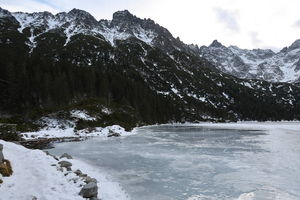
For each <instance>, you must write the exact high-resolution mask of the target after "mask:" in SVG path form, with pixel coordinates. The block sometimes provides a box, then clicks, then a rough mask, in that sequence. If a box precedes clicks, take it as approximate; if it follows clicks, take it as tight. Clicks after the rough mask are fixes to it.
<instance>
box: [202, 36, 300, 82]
mask: <svg viewBox="0 0 300 200" xmlns="http://www.w3.org/2000/svg"><path fill="white" fill-rule="evenodd" d="M198 51H199V54H200V56H201V57H204V58H206V59H207V60H209V61H210V62H212V63H213V64H215V65H216V67H217V68H219V69H220V70H222V71H223V72H225V73H229V74H232V75H234V76H237V77H239V78H247V79H252V78H254V79H262V80H267V81H271V82H297V81H299V78H300V40H296V41H295V42H294V43H293V44H292V45H291V46H290V47H286V48H284V49H282V50H281V51H280V52H278V53H274V52H273V51H272V50H270V49H253V50H247V49H240V48H238V47H237V46H229V47H225V46H223V45H222V44H221V43H219V42H218V41H216V40H215V41H214V42H213V43H212V44H211V45H210V46H208V47H206V46H202V47H200V49H198Z"/></svg>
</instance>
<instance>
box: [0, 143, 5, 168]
mask: <svg viewBox="0 0 300 200" xmlns="http://www.w3.org/2000/svg"><path fill="white" fill-rule="evenodd" d="M3 161H4V156H3V144H0V163H3Z"/></svg>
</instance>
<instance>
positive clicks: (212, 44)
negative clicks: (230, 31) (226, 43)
mask: <svg viewBox="0 0 300 200" xmlns="http://www.w3.org/2000/svg"><path fill="white" fill-rule="evenodd" d="M222 46H223V45H222V44H221V43H220V42H219V41H218V40H214V41H213V42H212V43H211V45H209V47H216V48H220V47H222Z"/></svg>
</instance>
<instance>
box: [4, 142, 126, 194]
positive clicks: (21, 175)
mask: <svg viewBox="0 0 300 200" xmlns="http://www.w3.org/2000/svg"><path fill="white" fill-rule="evenodd" d="M0 144H3V146H4V149H3V153H4V157H5V158H6V159H8V160H10V162H11V165H12V168H13V171H14V173H13V175H12V176H10V177H3V181H4V183H3V184H1V185H0V194H1V195H0V200H8V199H16V200H31V199H33V198H34V197H36V198H37V199H43V200H53V199H57V200H77V199H78V200H81V199H83V198H82V197H81V196H79V192H80V190H81V187H82V185H84V182H83V180H82V179H80V178H79V177H77V176H76V174H75V173H74V171H75V170H77V169H80V170H81V171H82V172H83V173H86V174H88V175H89V176H91V177H93V178H96V179H97V180H98V194H99V195H98V197H99V198H101V200H127V199H129V198H128V195H127V194H126V193H125V192H124V191H123V190H122V188H121V186H120V185H119V184H118V183H115V182H112V181H110V180H109V178H108V177H107V176H106V175H104V174H103V173H101V172H100V171H99V170H98V169H95V168H93V167H91V166H89V165H88V164H86V163H84V162H81V161H78V160H74V159H72V160H69V161H70V162H71V163H72V172H67V171H66V170H64V171H63V172H61V171H60V170H58V169H59V164H58V162H59V161H58V160H56V159H54V158H53V157H52V156H48V155H46V153H45V152H43V151H41V150H30V149H27V148H25V147H23V146H20V145H16V144H14V143H10V142H5V141H3V140H0ZM62 160H64V159H60V161H62Z"/></svg>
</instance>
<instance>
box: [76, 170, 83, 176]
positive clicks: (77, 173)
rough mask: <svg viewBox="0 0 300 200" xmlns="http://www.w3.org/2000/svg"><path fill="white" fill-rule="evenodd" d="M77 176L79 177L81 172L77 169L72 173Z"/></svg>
mask: <svg viewBox="0 0 300 200" xmlns="http://www.w3.org/2000/svg"><path fill="white" fill-rule="evenodd" d="M74 173H75V174H76V175H77V176H80V175H81V174H82V172H81V171H80V169H77V170H76V171H75V172H74Z"/></svg>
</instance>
